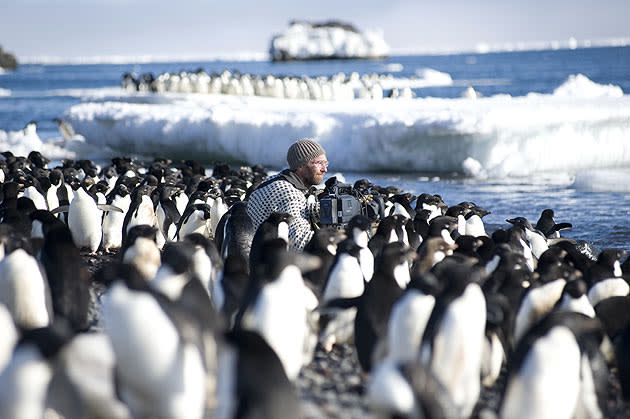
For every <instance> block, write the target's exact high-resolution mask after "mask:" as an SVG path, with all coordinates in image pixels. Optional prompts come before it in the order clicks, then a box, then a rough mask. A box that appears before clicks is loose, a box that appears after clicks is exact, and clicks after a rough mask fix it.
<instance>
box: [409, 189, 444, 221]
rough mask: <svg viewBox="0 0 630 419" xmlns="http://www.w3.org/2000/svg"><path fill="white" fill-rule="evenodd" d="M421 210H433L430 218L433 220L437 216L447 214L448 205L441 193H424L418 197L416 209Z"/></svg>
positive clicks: (429, 219)
mask: <svg viewBox="0 0 630 419" xmlns="http://www.w3.org/2000/svg"><path fill="white" fill-rule="evenodd" d="M419 210H429V211H431V214H430V215H429V218H428V221H431V220H432V219H434V218H435V217H437V216H440V215H445V214H446V210H447V206H446V204H445V203H444V201H443V200H442V197H441V196H440V195H431V194H428V193H422V194H420V195H419V196H418V198H416V211H419Z"/></svg>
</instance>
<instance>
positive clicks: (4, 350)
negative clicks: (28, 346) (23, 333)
mask: <svg viewBox="0 0 630 419" xmlns="http://www.w3.org/2000/svg"><path fill="white" fill-rule="evenodd" d="M0 330H2V333H3V339H2V341H1V342H0V374H2V371H3V370H4V368H5V367H6V366H7V364H8V363H9V361H11V356H12V354H13V349H14V348H15V345H16V344H17V342H18V339H19V337H20V335H19V333H20V332H19V330H18V328H17V326H16V324H15V322H14V321H13V316H12V315H11V312H10V311H9V309H8V308H7V307H6V306H5V305H4V304H0Z"/></svg>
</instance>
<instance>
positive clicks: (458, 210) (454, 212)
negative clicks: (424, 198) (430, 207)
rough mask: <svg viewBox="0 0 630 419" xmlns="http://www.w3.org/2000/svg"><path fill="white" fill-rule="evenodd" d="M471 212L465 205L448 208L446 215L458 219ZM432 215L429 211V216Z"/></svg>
mask: <svg viewBox="0 0 630 419" xmlns="http://www.w3.org/2000/svg"><path fill="white" fill-rule="evenodd" d="M425 211H426V210H425ZM469 212H470V208H466V207H464V206H463V205H451V206H450V207H448V209H447V210H446V214H444V215H448V216H449V217H457V216H459V215H466V214H468V213H469ZM430 213H431V212H430V211H429V214H430Z"/></svg>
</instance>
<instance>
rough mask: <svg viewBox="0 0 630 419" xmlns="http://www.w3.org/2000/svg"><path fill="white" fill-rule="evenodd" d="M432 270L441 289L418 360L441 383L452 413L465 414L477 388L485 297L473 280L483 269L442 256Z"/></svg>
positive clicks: (477, 280)
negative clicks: (448, 396) (450, 402)
mask: <svg viewBox="0 0 630 419" xmlns="http://www.w3.org/2000/svg"><path fill="white" fill-rule="evenodd" d="M433 273H434V274H435V275H436V276H437V277H438V279H439V280H440V281H443V282H444V291H443V292H442V293H441V294H440V295H439V296H438V298H436V302H435V307H434V309H433V312H432V313H431V318H430V319H429V322H428V323H427V326H426V330H425V332H424V335H423V338H422V346H421V349H420V359H421V362H422V363H423V364H425V365H427V367H428V368H429V370H430V371H431V372H432V373H433V374H434V375H435V376H436V377H437V378H438V380H440V382H442V384H443V385H444V386H445V388H446V389H447V391H448V393H449V394H450V396H451V398H452V399H453V403H454V404H455V406H456V407H457V409H458V411H459V415H458V416H459V417H463V418H467V417H469V416H470V415H471V414H472V411H473V408H474V406H475V404H476V403H477V400H478V399H479V394H480V391H481V383H480V376H481V365H482V356H483V350H484V340H485V327H486V299H485V297H484V295H483V291H482V290H481V287H480V286H479V283H481V282H482V281H483V279H484V276H485V270H484V269H483V268H475V267H474V265H469V264H464V263H461V262H459V261H455V260H451V259H450V258H447V259H445V260H444V261H442V262H441V263H439V264H438V265H436V266H435V268H434V270H433Z"/></svg>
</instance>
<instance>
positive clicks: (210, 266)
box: [183, 233, 223, 309]
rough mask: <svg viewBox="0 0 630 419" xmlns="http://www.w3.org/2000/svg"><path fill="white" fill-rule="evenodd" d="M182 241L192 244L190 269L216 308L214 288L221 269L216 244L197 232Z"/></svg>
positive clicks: (221, 265)
mask: <svg viewBox="0 0 630 419" xmlns="http://www.w3.org/2000/svg"><path fill="white" fill-rule="evenodd" d="M183 241H184V242H185V243H190V244H191V245H192V246H193V255H192V261H191V263H192V266H191V269H192V271H193V272H194V274H195V275H196V276H197V278H199V280H200V281H201V283H202V284H203V286H204V289H205V290H206V291H207V292H208V295H210V296H211V297H212V300H213V302H214V303H215V307H217V309H218V307H219V306H217V305H216V301H215V297H214V290H215V289H216V287H217V286H218V285H217V282H218V281H219V275H220V273H221V271H222V270H223V261H222V260H221V256H220V255H219V250H218V249H217V246H216V244H215V243H214V241H213V240H210V239H208V238H207V237H205V236H203V235H202V234H199V233H193V234H189V235H187V236H186V237H184V239H183Z"/></svg>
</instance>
